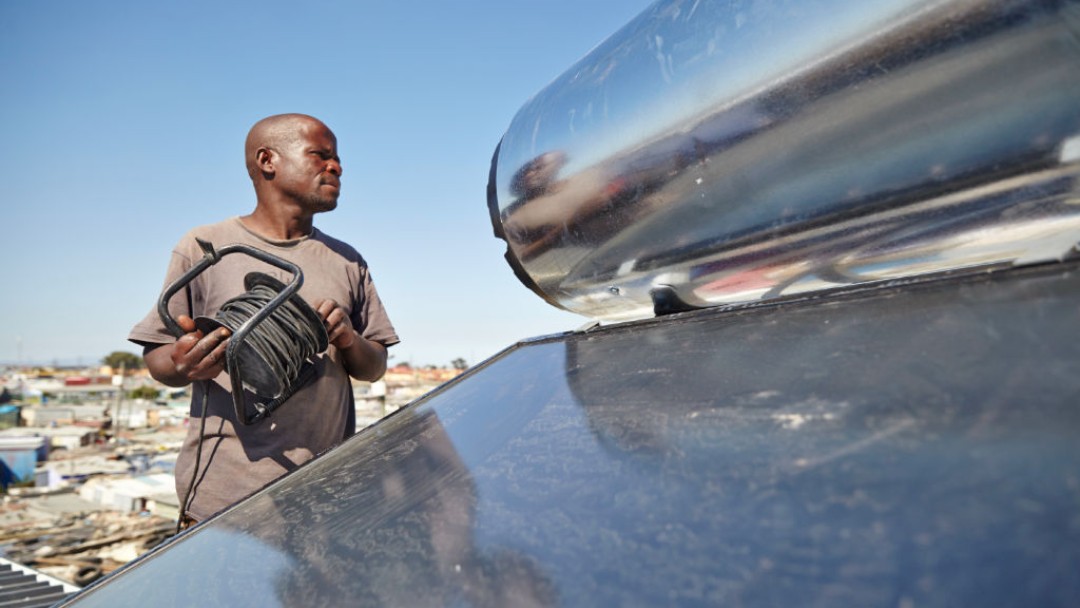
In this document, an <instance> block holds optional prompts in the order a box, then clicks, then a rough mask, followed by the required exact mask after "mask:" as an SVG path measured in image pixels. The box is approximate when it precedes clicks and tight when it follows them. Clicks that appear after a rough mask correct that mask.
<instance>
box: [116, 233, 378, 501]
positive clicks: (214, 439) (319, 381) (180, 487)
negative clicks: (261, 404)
mask: <svg viewBox="0 0 1080 608" xmlns="http://www.w3.org/2000/svg"><path fill="white" fill-rule="evenodd" d="M195 237H198V238H200V239H202V240H204V241H208V242H210V243H211V244H212V245H213V246H214V247H215V249H221V248H222V247H225V246H226V245H231V244H234V243H241V244H245V245H250V246H252V247H255V248H257V249H261V250H263V251H265V252H268V253H270V254H272V255H275V256H277V257H279V258H282V259H285V260H288V261H290V262H292V263H294V264H296V265H297V266H299V267H300V268H301V270H302V271H303V273H304V283H303V285H302V286H301V288H300V292H299V294H300V296H301V297H303V298H304V300H306V301H307V302H308V303H309V304H311V305H312V306H315V305H316V304H317V303H318V302H319V301H320V300H323V299H327V298H329V299H333V300H334V301H335V302H337V303H338V304H339V305H340V306H341V307H342V308H344V309H345V311H346V312H348V313H349V315H350V318H351V319H352V323H353V327H354V328H355V329H356V331H357V332H358V333H359V334H360V335H361V336H363V337H364V338H366V339H368V340H372V341H374V342H378V343H380V344H383V345H384V346H391V345H393V344H396V343H398V341H399V340H398V337H397V334H396V333H395V331H394V328H393V326H392V325H391V324H390V320H389V318H388V317H387V315H386V311H385V310H384V309H383V305H382V302H381V301H380V300H379V295H378V293H377V292H376V291H375V285H374V283H372V281H371V275H370V273H369V272H368V267H367V263H366V262H365V261H364V259H363V258H362V257H361V256H360V254H359V253H357V252H356V250H355V249H353V248H352V247H351V246H349V245H347V244H345V243H343V242H341V241H338V240H336V239H334V238H332V237H329V236H327V235H326V234H323V233H322V232H320V231H319V230H318V229H316V230H314V231H313V233H312V234H311V235H310V236H308V237H304V238H301V239H296V240H291V241H272V240H268V239H265V238H263V237H261V236H259V235H257V234H255V233H253V232H251V231H249V230H248V229H247V228H246V227H244V225H243V224H242V223H241V222H240V220H239V218H232V219H229V220H225V221H223V222H219V223H217V224H212V225H209V226H202V227H199V228H195V229H194V230H192V231H190V232H189V233H188V234H186V235H185V236H184V237H183V238H182V239H181V240H180V242H179V243H178V244H177V246H176V248H175V249H174V250H173V255H172V260H171V262H170V263H169V268H168V271H167V273H166V277H165V285H170V284H172V283H173V282H174V281H175V280H177V279H178V278H179V277H180V276H181V275H183V273H184V272H186V271H187V270H188V269H190V268H191V267H192V266H193V265H195V264H196V263H198V261H199V260H201V259H202V258H203V252H202V250H201V249H200V248H199V246H198V244H197V243H196V242H195ZM253 271H258V272H264V273H266V274H269V275H271V276H273V277H275V278H277V279H279V280H281V281H282V282H284V283H288V282H289V281H290V280H291V279H292V277H291V275H290V274H289V273H288V272H286V271H284V270H281V269H279V268H277V267H276V266H272V265H270V264H267V263H265V262H262V261H260V260H257V259H255V258H252V257H251V256H248V255H244V254H242V253H234V254H231V255H227V256H225V257H223V258H221V261H220V262H218V263H217V264H215V265H213V266H211V267H210V268H208V269H207V270H205V271H204V272H203V273H202V274H200V275H199V276H197V277H196V278H195V279H194V280H192V282H191V283H189V284H188V286H187V287H186V288H185V289H183V290H181V291H179V292H178V293H177V294H176V295H175V296H173V298H172V300H171V301H170V302H169V312H170V314H171V315H172V317H173V318H174V319H175V318H176V317H178V316H179V315H181V314H185V315H188V316H191V317H192V318H195V317H199V316H207V317H213V316H214V314H215V313H216V312H217V311H218V309H219V308H220V307H221V305H222V304H223V303H224V302H225V301H227V300H229V299H230V298H233V297H235V296H237V295H240V294H242V293H244V292H245V289H244V277H245V276H246V275H247V274H248V273H249V272H253ZM128 339H129V340H131V341H132V342H135V343H136V344H139V345H141V346H153V345H160V344H169V343H172V342H174V341H175V338H174V337H173V336H172V335H171V334H169V332H168V331H167V330H166V329H165V325H164V323H162V321H161V319H160V318H159V317H158V314H157V309H156V306H155V307H154V308H153V309H152V310H151V312H150V313H149V314H148V315H147V316H146V318H145V319H143V320H142V321H141V322H140V323H138V324H137V325H136V326H135V327H134V328H133V329H132V330H131V333H130V334H129V335H128ZM313 364H314V368H315V377H314V379H313V380H310V381H308V382H307V383H306V384H304V385H303V386H302V388H300V389H299V390H298V391H297V392H296V393H295V394H294V395H293V396H292V397H290V398H289V400H288V401H287V402H285V404H284V405H282V406H281V407H280V408H279V409H278V410H276V411H275V412H274V413H273V415H272V416H271V417H270V418H268V419H266V420H263V421H260V422H258V423H255V424H253V425H250V426H246V425H243V424H242V423H240V422H238V421H237V420H236V415H235V412H234V406H233V401H232V395H231V383H230V380H229V377H228V375H226V374H224V373H223V374H221V375H219V376H218V377H217V378H216V379H214V380H213V381H211V382H209V383H206V384H208V388H209V393H208V395H209V399H208V401H207V404H206V412H207V419H206V425H205V433H204V436H203V443H202V448H201V450H202V454H201V458H200V462H199V473H198V475H197V476H196V480H197V481H196V483H195V489H194V491H193V492H192V498H191V506H190V509H189V513H190V515H191V516H192V517H193V518H195V519H196V520H200V521H201V520H204V519H206V518H207V517H210V516H211V515H213V514H215V513H217V512H218V511H221V510H222V509H224V508H226V507H228V506H229V505H231V504H232V503H234V502H236V501H238V500H240V499H241V498H244V497H246V496H248V495H250V494H251V493H253V492H255V491H257V490H259V489H260V488H262V487H263V486H265V485H266V484H268V483H270V482H271V481H273V480H275V479H277V478H278V477H280V476H281V475H283V474H285V473H286V472H288V471H290V470H292V469H295V468H296V467H298V466H299V465H301V464H303V463H304V462H307V461H308V460H310V459H312V458H314V457H315V456H316V455H318V454H320V453H322V452H325V451H326V450H328V449H330V448H332V447H333V446H335V445H337V444H338V443H340V442H341V441H342V440H343V439H344V438H345V436H346V435H347V433H349V432H351V430H352V429H351V428H350V424H351V421H352V420H353V408H354V404H353V397H352V386H351V384H350V381H349V376H348V373H347V372H346V371H345V367H344V365H343V363H342V361H341V354H340V353H339V352H338V350H337V349H336V348H335V347H334V346H330V347H329V348H328V349H327V350H326V352H324V353H321V354H319V355H316V356H315V357H313ZM203 384H204V383H202V382H197V383H196V384H195V385H194V386H193V387H192V393H193V398H192V408H191V410H192V419H191V423H190V427H189V429H188V434H187V437H186V439H185V441H184V445H183V447H182V448H181V451H180V455H179V457H178V458H177V461H176V472H175V473H176V491H177V495H178V496H179V497H180V499H181V500H183V498H184V496H185V494H186V493H187V490H188V485H189V484H190V482H191V479H192V473H193V472H194V467H195V459H196V449H197V446H198V442H199V426H200V425H199V419H198V418H197V417H198V416H200V415H201V413H202V407H203V404H202V394H203V390H204V386H203Z"/></svg>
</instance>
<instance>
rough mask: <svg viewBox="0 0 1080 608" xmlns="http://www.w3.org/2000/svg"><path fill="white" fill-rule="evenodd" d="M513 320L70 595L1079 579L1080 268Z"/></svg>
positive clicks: (454, 593) (1062, 602)
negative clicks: (214, 510)
mask: <svg viewBox="0 0 1080 608" xmlns="http://www.w3.org/2000/svg"><path fill="white" fill-rule="evenodd" d="M852 291H854V292H855V293H851V294H848V295H843V296H837V297H832V298H821V299H806V300H801V301H796V302H788V303H784V304H781V305H777V306H767V307H758V308H753V309H746V310H739V311H735V312H729V311H723V310H716V309H712V310H705V311H699V312H696V313H689V314H686V315H677V316H673V317H667V318H665V319H663V320H662V321H645V322H639V323H622V324H617V325H613V326H611V327H607V328H601V329H599V330H597V331H595V332H589V333H584V334H567V335H563V336H560V337H556V338H548V339H543V340H538V341H533V342H527V343H524V344H523V345H521V346H517V347H515V348H513V349H509V350H508V351H506V352H504V353H502V354H501V355H500V356H499V357H497V358H495V359H493V360H492V361H490V362H488V363H487V364H486V365H484V366H481V367H479V368H477V369H473V370H471V371H470V372H469V373H467V374H466V375H464V376H462V377H460V378H459V379H458V380H457V381H455V382H453V383H451V384H449V385H447V386H445V387H443V388H442V389H441V390H439V391H436V392H435V393H433V394H431V395H428V396H427V397H425V398H424V399H422V400H420V401H419V402H417V403H414V404H412V405H410V406H408V407H407V408H405V409H403V410H400V411H399V412H398V413H396V414H394V415H393V416H391V417H390V418H388V419H386V420H384V421H382V422H380V423H379V424H377V425H375V426H374V427H371V428H368V429H367V430H365V431H364V432H362V433H361V434H359V435H357V436H355V437H353V438H352V439H350V440H349V441H347V442H345V444H343V445H342V446H340V447H338V448H337V449H335V450H333V451H331V452H329V453H328V454H325V455H323V456H321V457H320V458H318V459H316V460H315V461H313V462H311V463H310V464H308V465H306V466H304V467H303V468H301V469H300V470H298V471H296V472H294V473H292V474H290V475H289V476H287V477H286V478H284V479H282V480H281V481H280V482H278V483H276V484H274V485H272V486H270V487H268V488H266V489H265V490H263V491H261V492H259V493H258V494H256V495H255V496H253V497H252V498H251V499H249V500H247V501H244V502H243V503H241V504H239V505H238V506H237V507H236V508H234V509H232V510H230V511H227V512H226V513H224V514H223V515H221V516H220V517H217V518H214V519H211V520H209V521H207V522H206V523H204V524H202V525H200V526H198V527H196V528H194V529H192V530H190V531H188V532H185V533H184V534H183V535H181V536H180V537H179V538H177V539H176V540H175V541H174V542H171V543H170V544H169V545H167V546H166V547H164V548H163V549H161V550H158V551H155V552H154V553H152V554H151V555H150V556H148V557H147V558H144V559H141V560H139V561H138V562H136V563H134V564H132V565H131V566H130V567H128V568H126V569H125V570H124V571H123V572H121V573H119V574H117V575H114V576H110V577H108V578H106V579H104V580H103V581H102V582H101V583H100V584H98V585H97V586H95V587H93V588H91V589H90V590H88V591H86V592H84V593H83V594H82V595H81V596H79V597H78V598H76V599H75V600H74V601H73V602H72V604H73V605H77V606H81V607H83V608H88V607H90V606H102V607H107V608H115V607H116V606H153V607H155V608H164V607H169V606H183V607H189V606H200V607H203V608H212V607H219V606H221V607H224V606H228V607H230V608H231V607H235V606H258V607H260V608H274V607H286V606H287V607H299V608H308V607H312V606H319V607H322V606H407V607H410V608H411V607H414V606H455V607H462V608H465V607H476V608H481V607H491V608H496V607H498V608H501V607H505V606H510V607H518V606H523V607H534V608H535V607H540V606H583V607H593V606H665V607H666V606H687V607H699V606H860V607H862V606H882V607H889V608H896V607H897V606H918V607H919V608H927V607H936V606H941V607H955V606H979V607H993V606H1039V607H1043V606H1080V578H1078V577H1077V576H1076V571H1077V564H1080V516H1078V514H1080V441H1077V436H1078V434H1080V407H1078V404H1080V400H1078V399H1080V397H1078V396H1080V373H1077V370H1078V362H1080V341H1077V340H1076V338H1075V331H1074V330H1075V328H1076V327H1077V325H1078V324H1080V307H1078V306H1077V302H1080V269H1078V263H1076V262H1072V263H1065V264H1054V265H1047V266H1044V267H1039V268H1029V269H1010V270H1007V271H1004V272H1001V273H995V274H989V275H985V274H984V275H981V276H970V277H960V278H954V279H951V280H949V281H937V282H931V283H926V284H921V285H907V286H904V287H903V288H893V289H873V290H857V291H856V290H852Z"/></svg>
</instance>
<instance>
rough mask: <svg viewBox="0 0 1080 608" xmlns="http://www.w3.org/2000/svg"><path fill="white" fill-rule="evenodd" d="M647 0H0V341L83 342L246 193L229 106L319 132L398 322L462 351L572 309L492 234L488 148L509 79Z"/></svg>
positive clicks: (449, 354)
mask: <svg viewBox="0 0 1080 608" xmlns="http://www.w3.org/2000/svg"><path fill="white" fill-rule="evenodd" d="M650 3H651V2H649V1H646V0H545V1H540V0H536V1H532V2H525V1H515V0H491V1H488V0H483V1H479V0H478V1H468V0H464V1H461V2H437V1H419V2H379V3H376V2H360V1H356V2H334V1H331V2H322V3H299V2H293V3H286V2H261V3H251V2H227V3H226V2H208V1H196V2H142V1H130V2H119V1H100V2H81V1H73V0H60V1H50V2H32V1H29V0H25V1H21V0H11V1H7V2H3V3H0V107H2V110H3V111H2V113H0V130H2V137H0V205H2V209H3V218H4V219H3V223H2V224H3V227H4V229H3V232H2V235H3V236H2V240H0V251H2V252H3V253H2V258H0V260H2V262H0V364H4V363H18V362H23V363H31V362H40V363H52V362H58V363H61V364H92V363H95V362H97V361H99V360H100V359H101V358H102V357H103V356H104V355H106V354H108V353H109V352H111V351H114V350H129V351H132V352H138V349H137V347H135V346H134V345H131V344H129V343H128V342H127V341H126V339H125V337H126V335H127V332H128V330H129V329H130V328H131V326H132V325H133V324H134V323H135V322H136V321H138V320H139V319H140V318H142V316H143V315H145V314H146V313H147V312H148V311H149V310H150V309H151V308H152V307H153V305H154V302H155V301H156V299H157V297H158V294H159V292H160V290H161V287H162V284H161V282H162V278H163V273H164V269H165V265H166V263H167V261H168V257H169V252H170V250H171V248H172V246H173V245H174V243H175V242H176V241H177V240H178V239H179V238H180V236H181V235H183V233H184V232H185V231H186V230H187V229H188V228H190V227H192V226H195V225H199V224H206V223H211V222H214V221H217V220H219V219H222V218H225V217H230V216H235V215H243V214H246V213H248V212H249V211H250V210H251V209H252V208H253V206H254V196H253V194H252V191H251V185H250V181H249V180H248V178H247V175H246V173H245V171H244V166H243V154H242V147H243V139H244V136H245V134H246V132H247V129H248V128H249V127H250V126H251V124H252V123H254V122H255V121H256V120H258V119H259V118H261V117H263V116H267V115H270V114H276V113H280V112H304V113H308V114H312V115H315V116H318V117H320V118H321V119H322V120H324V121H325V122H326V123H327V124H328V125H329V126H330V127H331V128H332V129H333V130H334V131H335V133H336V134H337V136H338V142H339V148H340V153H341V156H342V160H343V163H344V167H345V173H344V176H343V192H342V197H341V200H340V205H339V207H338V209H337V210H336V211H334V212H332V213H329V214H325V215H321V216H319V217H318V218H317V219H316V225H317V226H319V227H320V228H321V229H323V230H324V231H326V232H328V233H329V234H332V235H334V236H336V237H338V238H342V239H344V240H346V241H348V242H350V243H352V244H353V245H354V246H356V247H357V248H358V249H359V250H360V251H361V253H363V254H364V256H365V257H366V258H367V260H368V262H369V264H370V265H371V268H372V272H373V276H374V278H375V281H376V285H377V286H378V288H379V291H380V294H381V295H382V297H383V300H384V302H385V303H386V305H387V308H388V310H389V311H390V315H391V319H392V321H393V322H394V324H395V326H396V327H397V329H398V332H399V334H400V335H401V337H402V339H403V342H402V344H400V345H399V346H397V347H395V348H394V349H393V350H392V351H391V352H392V354H393V355H394V360H395V361H408V362H411V363H413V364H414V365H424V364H446V363H448V362H449V361H450V360H452V359H453V358H455V357H464V358H465V359H466V360H467V361H468V362H469V363H470V364H473V363H478V362H479V361H481V360H483V359H485V358H487V357H488V356H490V355H492V354H495V353H496V352H498V351H499V350H501V349H503V348H505V347H506V346H509V345H510V344H512V343H514V342H515V341H517V340H519V339H521V338H527V337H531V336H536V335H542V334H548V333H554V332H558V331H564V330H570V329H574V328H576V327H578V326H579V325H581V324H583V323H584V322H585V321H586V320H585V319H584V318H581V317H578V316H575V315H573V314H570V313H567V312H563V311H559V310H557V309H555V308H553V307H551V306H550V305H548V304H546V303H545V302H543V301H542V300H541V299H540V298H538V297H537V296H535V295H534V294H532V292H530V291H528V290H527V289H526V288H525V287H523V286H522V285H521V284H520V283H519V282H518V281H517V279H516V278H515V277H514V275H513V272H512V271H511V270H510V267H509V266H508V265H507V264H506V262H505V261H504V260H503V257H502V255H503V252H504V250H505V248H504V245H503V243H502V242H501V241H499V240H497V239H496V238H494V237H493V236H492V231H491V224H490V221H489V219H488V216H487V210H486V205H485V198H484V196H485V187H486V182H487V174H488V169H489V164H490V160H491V155H492V152H493V151H494V149H495V145H496V144H497V143H498V141H499V138H500V137H501V136H502V134H503V133H504V132H505V130H506V128H507V126H508V125H509V124H510V120H511V119H512V118H513V116H514V114H515V113H516V112H517V110H518V108H520V107H521V106H522V105H523V104H524V103H525V101H526V100H527V99H528V98H529V97H530V96H532V95H533V94H535V93H536V92H538V91H539V90H540V89H542V88H543V87H544V86H545V85H546V84H547V83H548V82H550V81H551V80H553V79H554V78H555V77H556V76H558V75H559V74H560V73H562V72H563V71H564V70H566V69H567V68H569V67H570V65H572V64H573V63H574V62H575V61H577V60H578V59H580V58H581V57H583V56H584V55H585V54H586V53H587V52H588V51H589V50H590V49H591V48H593V47H594V46H596V45H597V44H598V43H600V42H601V41H602V40H603V39H605V38H606V37H607V36H609V35H610V34H612V33H613V32H615V31H616V30H617V29H618V28H620V27H621V26H622V25H624V24H625V23H627V22H628V21H630V19H632V18H633V17H634V16H636V15H637V14H638V13H640V12H641V11H642V10H644V8H645V7H646V6H648V5H649V4H650Z"/></svg>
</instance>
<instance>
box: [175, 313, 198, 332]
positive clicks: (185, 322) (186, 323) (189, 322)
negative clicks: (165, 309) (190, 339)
mask: <svg viewBox="0 0 1080 608" xmlns="http://www.w3.org/2000/svg"><path fill="white" fill-rule="evenodd" d="M176 322H177V323H178V324H179V325H180V329H182V330H184V331H185V332H187V333H191V332H193V331H195V321H194V320H193V319H192V318H191V317H189V316H187V315H180V316H179V317H177V318H176Z"/></svg>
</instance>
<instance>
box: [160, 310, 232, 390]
mask: <svg viewBox="0 0 1080 608" xmlns="http://www.w3.org/2000/svg"><path fill="white" fill-rule="evenodd" d="M176 321H177V323H179V324H180V327H181V328H182V329H183V330H184V331H185V332H187V333H185V334H184V335H183V336H181V337H180V339H178V340H177V341H176V342H173V343H172V344H161V345H156V346H147V347H146V348H145V349H144V350H143V359H144V360H145V361H146V369H147V370H148V371H149V372H150V375H151V376H152V377H153V378H154V380H157V381H158V382H160V383H162V384H164V385H166V386H187V385H188V384H191V383H192V382H193V381H195V380H210V379H212V378H216V377H217V375H218V374H220V373H221V372H222V371H224V370H225V347H226V345H227V344H228V342H229V330H228V329H226V328H224V327H223V328H221V329H215V330H214V331H212V332H210V334H209V335H205V336H204V335H203V333H202V332H201V331H199V330H197V329H195V321H193V320H191V317H188V316H187V315H180V316H179V317H178V318H177V319H176Z"/></svg>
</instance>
